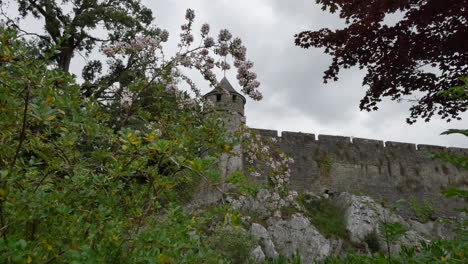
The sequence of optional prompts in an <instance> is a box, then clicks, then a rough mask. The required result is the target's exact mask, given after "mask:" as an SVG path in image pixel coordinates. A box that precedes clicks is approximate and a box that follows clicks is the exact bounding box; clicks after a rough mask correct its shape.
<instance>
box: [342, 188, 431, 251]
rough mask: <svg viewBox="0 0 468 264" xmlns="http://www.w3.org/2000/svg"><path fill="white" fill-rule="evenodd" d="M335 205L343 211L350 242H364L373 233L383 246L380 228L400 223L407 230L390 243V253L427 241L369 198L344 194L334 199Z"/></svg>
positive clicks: (400, 219) (404, 221)
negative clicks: (384, 225) (401, 247)
mask: <svg viewBox="0 0 468 264" xmlns="http://www.w3.org/2000/svg"><path fill="white" fill-rule="evenodd" d="M335 203H336V204H337V205H338V206H340V207H342V208H343V209H344V216H345V222H346V227H347V229H348V231H349V239H350V240H351V241H352V242H357V243H360V242H364V240H365V238H366V236H367V235H368V234H370V233H372V232H375V233H376V234H377V235H378V237H379V238H380V244H382V245H383V244H384V243H385V241H384V239H383V234H381V228H380V227H381V226H382V225H383V224H385V223H400V224H401V226H402V227H404V228H405V229H406V230H407V231H406V232H405V233H404V234H403V235H402V236H401V237H400V238H399V240H398V241H395V242H394V243H392V245H391V248H392V251H398V250H400V246H401V245H405V246H419V245H420V241H422V240H425V241H427V239H425V238H424V237H423V236H422V235H421V234H419V233H418V232H416V231H415V230H412V228H411V225H409V223H408V222H407V221H406V220H405V219H403V218H402V217H401V216H399V215H397V214H395V213H394V212H392V211H390V210H389V209H387V208H384V207H383V206H382V205H380V204H379V203H377V202H375V201H374V200H373V199H372V198H370V197H367V196H355V195H351V194H349V193H346V192H344V193H341V194H340V195H339V196H338V197H337V198H336V200H335Z"/></svg>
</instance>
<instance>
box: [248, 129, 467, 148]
mask: <svg viewBox="0 0 468 264" xmlns="http://www.w3.org/2000/svg"><path fill="white" fill-rule="evenodd" d="M250 130H251V131H253V132H255V133H257V134H259V135H261V136H263V137H270V138H276V139H282V140H286V141H291V142H294V141H296V142H297V141H302V140H307V141H317V142H318V143H324V144H339V145H349V144H353V145H355V146H362V147H365V148H370V147H374V148H389V149H394V150H407V151H422V152H431V153H440V152H448V153H453V154H459V155H468V149H467V148H455V147H445V146H436V145H426V144H414V143H406V142H395V141H383V140H376V139H367V138H355V137H346V136H336V135H316V134H310V133H302V132H290V131H283V132H282V133H280V132H279V131H277V130H270V129H259V128H251V129H250Z"/></svg>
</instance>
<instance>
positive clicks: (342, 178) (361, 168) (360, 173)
mask: <svg viewBox="0 0 468 264" xmlns="http://www.w3.org/2000/svg"><path fill="white" fill-rule="evenodd" d="M252 130H253V131H255V132H256V133H258V134H260V135H261V136H263V137H275V138H277V141H276V142H277V143H275V144H276V145H277V147H279V148H280V149H281V150H282V151H284V152H285V153H287V154H288V155H289V156H290V157H292V158H293V159H294V161H295V162H294V164H293V165H292V167H291V181H290V188H291V189H295V190H300V191H305V190H309V191H313V192H316V193H319V192H321V191H322V190H323V189H325V188H326V189H329V190H332V191H335V192H342V191H347V192H351V193H354V194H363V195H369V196H371V197H373V198H374V199H377V200H381V201H386V202H388V203H394V202H396V201H397V200H400V199H405V200H408V199H409V198H412V197H413V198H415V199H417V200H419V201H422V200H429V201H432V202H433V204H434V208H435V209H436V212H437V214H438V215H439V216H443V217H447V216H450V215H453V209H454V208H459V207H462V206H463V203H462V201H460V200H456V199H446V198H444V197H442V196H441V195H440V191H441V190H443V189H446V188H447V187H462V188H468V171H467V170H463V169H459V168H457V167H456V166H454V165H452V164H450V163H446V162H442V161H440V160H437V159H433V158H431V157H430V153H439V152H448V153H453V154H458V155H465V156H468V149H461V148H445V147H441V146H432V145H418V146H417V145H415V144H409V143H400V142H390V141H387V142H385V143H384V142H383V141H380V140H371V139H363V138H352V139H351V138H349V137H342V136H329V135H318V136H316V135H314V134H306V133H296V132H283V133H282V135H281V137H280V136H278V132H277V131H274V130H263V129H252ZM244 164H246V163H245V162H244ZM255 180H256V181H259V182H264V181H266V177H265V176H262V177H260V178H258V179H255ZM400 213H402V214H404V215H407V216H411V211H410V210H409V209H408V208H403V209H402V211H401V212H400Z"/></svg>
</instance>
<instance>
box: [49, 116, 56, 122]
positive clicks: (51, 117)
mask: <svg viewBox="0 0 468 264" xmlns="http://www.w3.org/2000/svg"><path fill="white" fill-rule="evenodd" d="M54 119H55V116H54V115H51V116H49V117H47V120H48V121H52V120H54Z"/></svg>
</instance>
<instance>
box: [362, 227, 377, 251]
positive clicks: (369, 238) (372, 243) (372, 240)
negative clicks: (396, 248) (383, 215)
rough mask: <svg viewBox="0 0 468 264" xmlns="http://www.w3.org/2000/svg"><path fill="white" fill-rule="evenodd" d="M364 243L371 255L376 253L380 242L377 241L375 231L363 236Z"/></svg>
mask: <svg viewBox="0 0 468 264" xmlns="http://www.w3.org/2000/svg"><path fill="white" fill-rule="evenodd" d="M364 242H365V243H366V244H367V246H368V247H369V250H370V251H371V252H372V253H376V252H378V251H379V250H380V247H381V246H380V241H379V235H378V234H377V232H376V231H372V232H370V233H368V234H366V235H365V236H364Z"/></svg>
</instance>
